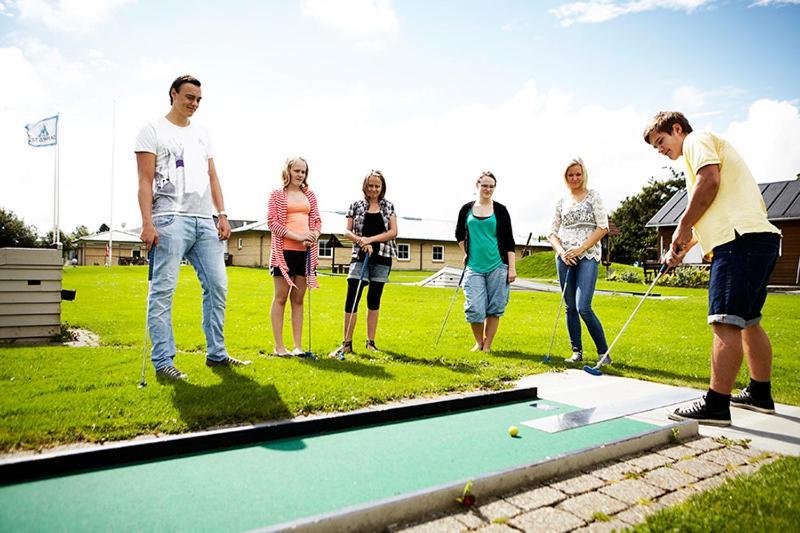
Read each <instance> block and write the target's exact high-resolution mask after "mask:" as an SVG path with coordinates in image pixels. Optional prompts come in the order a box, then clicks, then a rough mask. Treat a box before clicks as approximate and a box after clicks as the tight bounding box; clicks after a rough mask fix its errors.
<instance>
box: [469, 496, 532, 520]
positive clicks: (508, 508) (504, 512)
mask: <svg viewBox="0 0 800 533" xmlns="http://www.w3.org/2000/svg"><path fill="white" fill-rule="evenodd" d="M521 512H522V509H520V508H519V507H517V506H516V505H512V504H510V503H509V502H507V501H506V500H495V501H493V502H491V503H487V504H484V505H481V506H480V507H478V513H479V514H481V515H483V517H484V519H485V520H486V521H487V522H491V521H493V520H496V519H498V518H511V517H513V516H516V515H518V514H520V513H521Z"/></svg>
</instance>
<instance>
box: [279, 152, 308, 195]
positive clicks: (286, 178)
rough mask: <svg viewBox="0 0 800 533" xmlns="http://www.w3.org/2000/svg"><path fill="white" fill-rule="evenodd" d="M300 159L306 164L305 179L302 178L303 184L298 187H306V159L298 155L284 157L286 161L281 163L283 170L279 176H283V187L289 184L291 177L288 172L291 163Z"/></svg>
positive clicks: (290, 168)
mask: <svg viewBox="0 0 800 533" xmlns="http://www.w3.org/2000/svg"><path fill="white" fill-rule="evenodd" d="M300 161H302V162H303V163H305V165H306V177H305V179H303V184H302V185H301V186H300V187H301V188H302V189H305V188H306V187H308V173H309V170H308V161H306V160H305V159H303V158H302V157H300V156H295V157H289V158H287V159H286V163H285V164H284V165H283V171H281V177H282V178H283V187H284V188H286V187H288V186H289V182H290V181H291V179H292V178H291V176H290V174H289V172H290V171H291V170H292V165H294V164H295V163H299V162H300Z"/></svg>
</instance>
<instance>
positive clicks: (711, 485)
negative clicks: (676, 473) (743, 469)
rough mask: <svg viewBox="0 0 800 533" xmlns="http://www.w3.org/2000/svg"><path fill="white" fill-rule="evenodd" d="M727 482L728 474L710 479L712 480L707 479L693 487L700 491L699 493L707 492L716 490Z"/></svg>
mask: <svg viewBox="0 0 800 533" xmlns="http://www.w3.org/2000/svg"><path fill="white" fill-rule="evenodd" d="M727 480H728V476H727V475H726V474H719V475H717V476H713V477H710V478H706V479H704V480H702V481H698V482H697V483H695V484H694V485H692V487H694V489H695V490H696V491H698V492H699V491H705V490H711V489H715V488H717V487H719V486H720V485H722V484H723V483H725V482H726V481H727Z"/></svg>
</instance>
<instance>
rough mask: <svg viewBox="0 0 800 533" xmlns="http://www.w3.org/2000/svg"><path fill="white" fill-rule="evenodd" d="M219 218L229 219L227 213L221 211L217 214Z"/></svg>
mask: <svg viewBox="0 0 800 533" xmlns="http://www.w3.org/2000/svg"><path fill="white" fill-rule="evenodd" d="M217 217H225V218H228V213H226V212H225V211H220V212H219V213H217Z"/></svg>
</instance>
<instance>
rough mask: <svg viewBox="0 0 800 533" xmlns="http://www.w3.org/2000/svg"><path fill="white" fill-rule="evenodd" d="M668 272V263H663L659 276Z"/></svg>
mask: <svg viewBox="0 0 800 533" xmlns="http://www.w3.org/2000/svg"><path fill="white" fill-rule="evenodd" d="M667 270H669V265H668V264H667V263H663V264H662V265H661V269H659V271H658V273H659V274H663V273H664V272H666V271H667Z"/></svg>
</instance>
